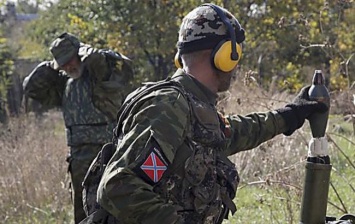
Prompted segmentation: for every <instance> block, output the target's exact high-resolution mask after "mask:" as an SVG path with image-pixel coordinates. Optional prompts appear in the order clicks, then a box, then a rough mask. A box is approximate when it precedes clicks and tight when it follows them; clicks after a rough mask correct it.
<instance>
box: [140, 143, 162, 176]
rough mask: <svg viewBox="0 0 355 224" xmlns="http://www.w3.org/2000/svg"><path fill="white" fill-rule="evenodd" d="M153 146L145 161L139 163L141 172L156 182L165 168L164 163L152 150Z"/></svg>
mask: <svg viewBox="0 0 355 224" xmlns="http://www.w3.org/2000/svg"><path fill="white" fill-rule="evenodd" d="M156 150H157V149H156V148H154V149H153V151H152V152H151V153H150V155H149V156H148V158H147V159H146V160H145V162H144V163H143V164H142V165H141V169H142V170H143V172H144V173H145V174H146V175H147V176H148V177H149V178H150V179H151V180H152V181H153V182H154V183H157V182H158V181H159V180H160V179H161V177H162V176H163V174H164V172H165V170H166V169H167V167H166V164H165V163H164V162H163V161H162V160H161V159H160V158H159V156H158V155H157V154H156V153H155V152H154V151H156Z"/></svg>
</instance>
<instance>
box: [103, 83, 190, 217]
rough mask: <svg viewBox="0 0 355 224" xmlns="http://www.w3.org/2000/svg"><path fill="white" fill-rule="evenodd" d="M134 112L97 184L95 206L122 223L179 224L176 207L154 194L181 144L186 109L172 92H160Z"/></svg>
mask: <svg viewBox="0 0 355 224" xmlns="http://www.w3.org/2000/svg"><path fill="white" fill-rule="evenodd" d="M133 111H135V112H133V113H132V114H130V115H129V116H128V118H127V119H126V120H125V121H124V125H123V130H124V133H125V135H124V137H123V139H122V141H121V142H120V144H119V145H118V146H117V150H116V153H115V155H114V157H113V159H111V161H110V163H109V164H108V167H107V168H106V170H105V172H104V175H103V178H102V180H101V182H100V186H99V190H98V202H99V203H100V204H101V206H102V207H104V208H105V209H106V210H107V211H109V212H110V213H111V214H113V215H114V216H115V217H117V218H118V219H120V220H122V223H178V222H179V221H178V220H179V219H180V218H181V217H180V216H179V215H178V214H177V210H178V208H177V206H176V205H173V204H171V203H169V202H168V201H166V200H165V199H163V198H162V197H160V196H159V195H158V194H156V193H155V192H154V190H153V188H154V185H155V184H157V183H158V182H159V180H160V178H161V176H162V175H163V173H164V172H165V170H167V169H168V168H169V165H170V164H171V163H172V161H173V159H174V157H175V153H176V150H177V148H178V147H179V146H180V145H181V144H183V140H184V138H185V131H186V128H187V127H188V123H187V122H189V118H188V117H189V106H188V103H187V101H186V99H185V98H184V97H183V96H182V95H181V94H180V93H178V92H177V91H176V90H172V89H163V90H158V91H155V92H153V93H151V94H149V95H147V96H145V97H144V98H143V99H142V100H141V101H139V102H138V103H137V104H136V106H135V107H134V108H133ZM149 169H150V170H149Z"/></svg>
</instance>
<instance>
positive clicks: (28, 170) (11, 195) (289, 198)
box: [0, 82, 355, 224]
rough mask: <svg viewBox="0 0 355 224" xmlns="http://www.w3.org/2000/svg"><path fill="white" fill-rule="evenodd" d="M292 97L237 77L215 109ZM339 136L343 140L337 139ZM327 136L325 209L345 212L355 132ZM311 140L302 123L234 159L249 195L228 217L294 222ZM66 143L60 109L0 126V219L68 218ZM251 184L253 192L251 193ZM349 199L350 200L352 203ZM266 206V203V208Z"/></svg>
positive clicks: (272, 104)
mask: <svg viewBox="0 0 355 224" xmlns="http://www.w3.org/2000/svg"><path fill="white" fill-rule="evenodd" d="M293 97H294V96H292V95H290V94H287V93H286V92H284V93H274V92H271V91H270V92H266V91H264V90H262V89H261V88H259V87H258V86H255V85H254V86H244V85H243V84H242V83H241V82H236V83H235V84H234V85H233V87H232V88H231V90H230V91H229V92H226V93H225V94H223V95H222V99H221V101H220V103H219V105H218V107H219V108H221V109H222V110H224V112H225V113H237V114H242V115H244V114H248V113H251V112H255V111H268V110H271V109H276V108H279V107H282V106H284V105H285V104H286V103H288V102H290V101H291V100H292V98H293ZM337 109H339V108H337ZM340 119H341V118H340ZM341 122H343V121H342V120H334V118H331V119H330V120H329V125H328V132H330V133H331V132H332V131H333V130H332V127H333V125H334V124H340V123H341ZM344 130H345V129H344ZM345 131H346V130H345ZM337 135H340V136H342V139H345V141H344V142H339V140H338V139H336V140H334V139H335V138H337ZM349 136H352V137H351V138H350V137H349ZM329 137H330V154H331V159H332V162H334V166H333V167H334V168H333V171H332V181H333V183H332V185H333V186H334V187H331V188H330V200H329V201H330V202H329V205H328V208H330V212H332V213H334V212H333V211H336V212H335V213H336V214H342V213H344V212H345V211H347V212H350V213H355V211H354V209H355V205H354V204H355V201H354V198H355V197H354V194H355V190H354V189H355V188H354V181H355V175H354V173H355V167H354V168H352V162H354V158H355V143H354V142H355V141H354V136H353V135H351V133H341V132H334V133H332V134H331V135H329ZM310 138H311V135H310V130H309V125H308V122H306V123H305V125H304V126H303V127H302V128H301V129H299V130H297V131H296V132H295V133H294V134H293V135H292V136H289V137H285V136H283V135H279V136H276V137H275V138H274V139H272V140H270V141H268V142H266V143H264V144H262V145H260V146H259V147H257V148H256V149H253V150H250V151H247V152H242V153H238V154H237V155H235V156H232V157H231V159H232V160H233V161H234V162H235V163H236V165H237V167H238V170H239V173H240V176H241V180H242V181H241V184H240V186H239V190H238V192H246V194H247V195H246V196H245V195H241V194H240V193H238V192H237V199H236V201H237V207H238V209H239V210H238V211H237V214H236V216H238V217H243V216H246V219H243V218H235V219H231V221H230V222H228V223H265V220H266V222H267V223H290V224H292V223H299V218H298V216H299V207H300V203H301V202H300V200H301V197H302V185H303V178H304V165H305V158H306V156H307V147H308V146H307V145H308V141H309V140H310ZM348 138H350V139H348ZM333 140H334V141H333ZM65 142H66V141H65V136H64V126H63V121H62V115H61V112H59V111H50V112H49V113H47V114H44V115H43V116H42V117H40V118H36V117H35V116H34V115H32V114H29V115H26V116H25V115H23V116H21V117H18V118H12V119H11V120H10V122H9V124H7V125H6V126H1V127H0V220H1V221H0V223H71V222H73V221H72V215H71V213H72V207H71V203H70V197H69V194H68V192H67V185H66V181H67V176H66V169H67V163H66V162H65V157H66V153H67V147H66V145H65ZM341 151H343V153H342V152H341ZM345 171H346V172H345ZM254 187H255V188H254ZM251 188H253V191H249V189H251ZM259 190H263V191H262V192H261V191H259ZM250 192H252V193H250ZM265 192H267V194H269V195H271V196H272V200H271V201H268V197H267V195H266V193H265ZM334 192H337V194H338V195H339V197H338V196H337V195H336V193H334ZM238 197H240V198H243V197H247V198H250V200H254V201H253V202H252V203H253V207H245V206H244V204H243V203H246V202H244V201H243V202H239V201H238ZM253 197H255V198H253ZM337 197H338V198H337ZM349 199H351V200H349ZM275 200H276V201H275ZM342 203H343V204H344V205H342ZM349 203H352V204H350V206H349ZM265 205H267V207H263V206H265ZM265 210H267V211H266V212H265V214H266V213H269V214H270V216H275V217H274V218H273V219H264V218H265V217H264V218H263V220H261V219H258V217H257V215H259V214H258V213H262V212H263V211H265ZM279 210H282V211H283V213H282V217H280V216H276V215H275V214H276V213H277V212H279ZM260 211H261V212H260ZM249 213H250V214H249ZM233 218H234V217H233ZM253 218H254V219H253ZM246 220H247V221H246Z"/></svg>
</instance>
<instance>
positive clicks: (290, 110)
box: [276, 86, 329, 135]
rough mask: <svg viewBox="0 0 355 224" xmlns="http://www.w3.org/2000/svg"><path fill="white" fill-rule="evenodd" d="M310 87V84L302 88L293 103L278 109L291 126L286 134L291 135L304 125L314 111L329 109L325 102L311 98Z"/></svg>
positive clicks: (320, 111)
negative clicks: (309, 94)
mask: <svg viewBox="0 0 355 224" xmlns="http://www.w3.org/2000/svg"><path fill="white" fill-rule="evenodd" d="M309 88H310V86H307V87H304V88H302V89H301V91H300V92H299V94H298V95H297V96H296V97H295V98H294V100H293V101H292V103H290V104H287V105H286V106H285V107H283V108H280V109H278V110H276V111H277V112H278V113H279V114H280V115H281V116H282V117H283V118H284V119H285V122H286V123H287V125H288V127H289V129H288V131H286V132H284V134H285V135H291V134H292V133H293V132H294V131H295V130H297V129H298V128H300V127H302V125H303V124H304V122H305V120H306V119H308V118H309V117H310V115H312V114H313V113H324V112H326V111H327V110H328V109H329V108H328V107H327V105H325V104H324V103H320V102H317V101H312V100H310V99H309V96H308V90H309Z"/></svg>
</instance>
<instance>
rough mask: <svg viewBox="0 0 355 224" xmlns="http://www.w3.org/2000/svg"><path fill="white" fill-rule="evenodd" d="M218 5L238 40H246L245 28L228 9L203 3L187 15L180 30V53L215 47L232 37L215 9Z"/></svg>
mask: <svg viewBox="0 0 355 224" xmlns="http://www.w3.org/2000/svg"><path fill="white" fill-rule="evenodd" d="M216 7H218V8H219V9H220V10H222V12H224V13H225V15H226V17H227V19H228V20H229V22H230V23H231V25H232V27H233V29H234V31H235V35H236V42H237V43H241V42H243V41H244V39H245V36H244V29H243V28H242V27H241V26H240V24H239V22H238V20H237V19H236V18H235V17H234V16H233V15H232V14H231V13H230V12H229V11H227V10H226V9H224V8H221V7H219V6H216V5H212V4H204V5H201V6H199V7H197V8H195V9H194V10H192V11H191V12H190V13H189V14H187V15H186V16H185V18H184V19H183V21H182V24H181V26H180V30H179V40H178V43H177V48H178V51H179V53H180V54H184V53H189V52H193V51H199V50H205V49H213V48H214V47H215V46H216V45H217V44H218V43H219V42H220V41H222V40H224V39H230V34H229V33H228V28H227V26H226V25H225V24H224V22H223V21H222V19H221V18H220V16H219V15H218V13H217V11H216V10H215V9H214V8H216Z"/></svg>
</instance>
